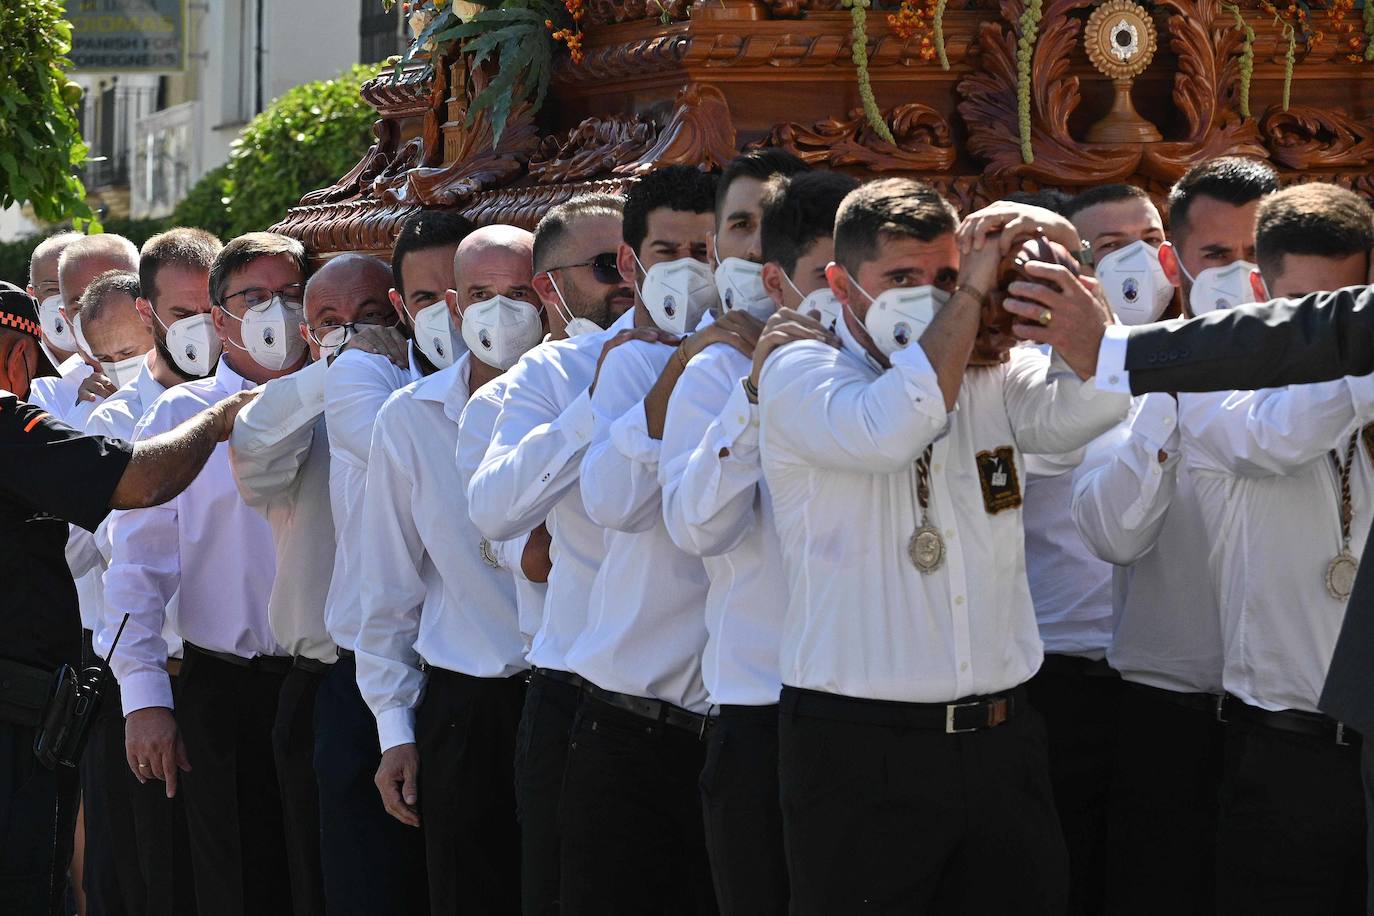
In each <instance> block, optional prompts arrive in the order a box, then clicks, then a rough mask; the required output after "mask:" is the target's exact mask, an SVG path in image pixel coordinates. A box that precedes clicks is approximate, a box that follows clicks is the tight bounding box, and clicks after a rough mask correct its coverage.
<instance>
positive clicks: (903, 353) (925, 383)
mask: <svg viewBox="0 0 1374 916" xmlns="http://www.w3.org/2000/svg"><path fill="white" fill-rule="evenodd" d="M889 361H890V362H891V363H892V368H893V369H894V370H896V371H897V372H900V373H901V375H902V380H903V381H904V382H905V384H906V391H907V394H908V395H910V396H911V402H912V404H913V405H915V407H916V409H917V410H919V411H921V412H922V413H924V414H925V415H926V416H928V417H930V418H931V419H933V420H936V421H938V422H939V423H942V424H948V423H949V415H950V412H949V411H947V410H945V395H944V393H943V392H942V391H940V378H939V376H937V375H936V374H935V367H934V366H932V365H931V364H930V359H929V358H928V357H927V356H926V351H925V350H923V349H922V348H921V346H920V344H919V343H918V344H917V345H916V346H914V347H903V348H902V349H900V350H898V351H897V352H896V353H893V354H892V356H891V357H890V358H889Z"/></svg>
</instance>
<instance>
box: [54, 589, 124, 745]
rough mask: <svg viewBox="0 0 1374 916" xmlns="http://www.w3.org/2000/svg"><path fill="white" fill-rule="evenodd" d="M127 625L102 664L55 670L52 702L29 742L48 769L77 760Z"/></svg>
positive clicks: (98, 706) (111, 645)
mask: <svg viewBox="0 0 1374 916" xmlns="http://www.w3.org/2000/svg"><path fill="white" fill-rule="evenodd" d="M128 623H129V615H128V614H125V615H124V619H123V620H122V621H120V623H119V632H118V633H116V634H115V638H114V642H112V643H111V644H110V652H109V654H108V655H106V656H105V660H104V662H103V663H101V664H99V665H91V666H89V667H87V668H83V669H81V670H80V671H77V670H76V669H75V668H73V667H72V666H70V665H63V666H62V667H61V668H60V669H59V670H58V672H57V680H56V683H55V684H54V686H53V694H52V698H51V699H50V700H48V707H47V709H45V710H44V711H43V724H42V725H40V726H39V728H38V734H37V735H36V736H35V737H34V739H33V753H34V756H35V757H37V758H38V762H39V763H41V764H43V766H45V767H47V768H48V769H50V770H51V769H55V768H56V767H57V766H58V765H59V764H60V765H62V766H66V767H74V766H76V765H77V763H78V762H79V761H80V760H81V752H82V751H83V750H85V748H86V739H87V738H88V737H90V734H91V725H92V723H94V722H95V717H96V714H97V713H98V712H99V711H100V699H101V695H102V694H103V693H104V690H105V683H106V679H107V678H108V677H109V676H110V659H111V658H113V657H114V651H115V646H118V645H119V638H120V637H121V636H123V635H124V627H125V626H126V625H127V624H128Z"/></svg>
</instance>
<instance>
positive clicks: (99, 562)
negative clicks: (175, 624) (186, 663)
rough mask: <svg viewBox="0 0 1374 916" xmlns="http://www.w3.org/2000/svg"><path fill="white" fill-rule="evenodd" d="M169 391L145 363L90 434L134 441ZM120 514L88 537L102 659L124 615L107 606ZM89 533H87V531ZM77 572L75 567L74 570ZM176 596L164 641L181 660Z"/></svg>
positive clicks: (108, 402) (94, 414)
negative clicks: (114, 526) (96, 575)
mask: <svg viewBox="0 0 1374 916" xmlns="http://www.w3.org/2000/svg"><path fill="white" fill-rule="evenodd" d="M166 390H167V389H166V388H164V387H162V383H161V382H159V381H158V380H157V379H155V378H153V375H152V373H151V372H149V371H148V364H147V363H146V362H145V363H144V364H143V365H142V366H141V367H140V368H139V370H138V375H136V376H134V380H133V381H132V382H130V383H129V384H127V385H125V386H124V387H123V388H121V389H119V390H118V391H116V392H115V393H114V394H112V395H110V396H109V397H108V398H106V399H105V400H104V401H102V402H101V403H100V404H99V405H98V406H97V407H95V409H93V410H92V411H91V416H90V418H89V419H87V420H86V432H87V433H89V434H90V435H92V436H112V437H114V438H116V439H123V440H125V441H132V440H133V438H134V429H135V428H136V427H137V426H138V421H139V420H141V419H143V415H144V414H145V413H146V412H147V410H148V408H149V407H151V406H153V402H154V401H156V400H157V399H158V398H160V397H162V393H163V392H164V391H166ZM118 514H119V513H117V512H111V513H110V514H109V515H107V516H105V520H104V521H103V522H101V523H100V525H99V527H97V528H96V530H95V533H94V534H93V535H88V538H89V541H90V547H91V548H92V549H94V551H95V557H93V558H92V559H91V560H90V563H91V564H92V568H97V569H99V571H100V577H101V590H100V595H101V599H102V600H101V614H100V621H99V625H98V626H97V627H95V629H94V637H93V642H94V645H95V651H96V653H97V654H98V655H100V657H101V658H104V657H105V656H106V655H108V654H109V652H110V644H111V643H112V642H113V640H114V637H115V634H116V633H118V632H119V624H120V620H121V619H122V618H123V616H124V615H123V614H120V615H119V616H118V617H112V616H111V615H110V613H109V611H108V609H107V608H105V607H104V600H103V599H104V576H105V570H106V569H108V568H109V565H110V557H111V556H112V555H113V554H114V545H113V544H111V543H110V524H111V522H112V520H113V519H114V517H115V516H116V515H118ZM80 530H81V529H78V528H76V527H75V526H73V531H72V537H73V540H75V539H76V532H77V531H80ZM83 533H85V532H83ZM71 548H72V542H71V541H69V542H68V545H67V549H68V551H69V553H68V560H70V559H71V554H70V551H71ZM73 569H75V567H73ZM175 605H176V596H175V595H174V596H172V601H171V603H170V604H169V608H170V610H169V612H168V615H167V616H168V621H167V622H166V623H164V624H163V627H162V638H163V640H164V641H165V642H166V643H167V656H168V657H169V658H180V657H181V637H180V636H177V635H176V632H175V631H174V630H173V629H172V626H171V618H172V617H173V616H174V615H175Z"/></svg>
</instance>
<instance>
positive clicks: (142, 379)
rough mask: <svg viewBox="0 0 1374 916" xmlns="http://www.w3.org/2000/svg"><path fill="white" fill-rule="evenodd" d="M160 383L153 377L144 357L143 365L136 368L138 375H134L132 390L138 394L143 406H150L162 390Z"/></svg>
mask: <svg viewBox="0 0 1374 916" xmlns="http://www.w3.org/2000/svg"><path fill="white" fill-rule="evenodd" d="M166 390H167V389H166V388H164V387H162V383H161V382H159V381H158V380H157V379H155V378H153V373H152V372H151V371H150V370H149V369H148V361H147V360H146V359H145V360H144V361H143V365H142V366H140V367H139V369H138V375H136V376H134V391H135V392H136V393H137V394H138V401H139V403H140V404H142V405H143V406H144V407H145V408H146V407H151V406H152V404H153V402H154V401H156V400H157V399H158V398H159V397H160V396H161V395H162V393H163V392H164V391H166Z"/></svg>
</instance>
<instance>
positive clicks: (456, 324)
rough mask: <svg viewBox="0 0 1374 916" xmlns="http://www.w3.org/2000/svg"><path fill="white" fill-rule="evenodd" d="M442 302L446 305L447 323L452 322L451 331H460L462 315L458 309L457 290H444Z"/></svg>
mask: <svg viewBox="0 0 1374 916" xmlns="http://www.w3.org/2000/svg"><path fill="white" fill-rule="evenodd" d="M444 302H446V303H448V317H449V321H451V322H453V330H455V331H458V330H461V329H462V327H463V313H462V312H461V311H460V310H459V308H458V290H456V289H450V290H446V291H445V292H444Z"/></svg>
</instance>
